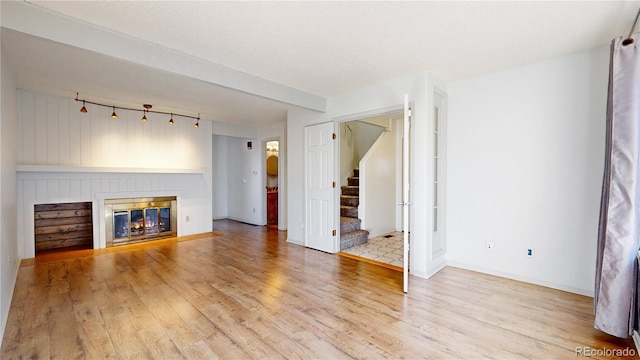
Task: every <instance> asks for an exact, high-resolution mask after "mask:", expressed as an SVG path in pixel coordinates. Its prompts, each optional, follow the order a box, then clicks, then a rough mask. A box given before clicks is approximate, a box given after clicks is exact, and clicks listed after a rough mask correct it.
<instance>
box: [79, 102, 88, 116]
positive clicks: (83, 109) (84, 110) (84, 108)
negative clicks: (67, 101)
mask: <svg viewBox="0 0 640 360" xmlns="http://www.w3.org/2000/svg"><path fill="white" fill-rule="evenodd" d="M80 112H81V113H86V112H87V108H86V107H85V106H84V100H82V109H80Z"/></svg>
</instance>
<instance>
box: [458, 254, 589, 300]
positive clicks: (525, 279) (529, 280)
mask: <svg viewBox="0 0 640 360" xmlns="http://www.w3.org/2000/svg"><path fill="white" fill-rule="evenodd" d="M447 266H451V267H456V268H460V269H465V270H471V271H475V272H480V273H483V274H489V275H494V276H499V277H503V278H507V279H511V280H517V281H522V282H526V283H530V284H535V285H540V286H544V287H548V288H552V289H556V290H562V291H567V292H570V293H574V294H579V295H584V296H589V297H593V290H585V289H579V288H575V287H572V286H566V285H562V284H556V283H551V282H548V281H543V280H538V279H533V278H529V277H526V276H520V275H516V274H511V273H507V272H502V271H496V270H492V269H486V268H482V267H479V266H475V265H469V264H463V263H459V262H456V261H447Z"/></svg>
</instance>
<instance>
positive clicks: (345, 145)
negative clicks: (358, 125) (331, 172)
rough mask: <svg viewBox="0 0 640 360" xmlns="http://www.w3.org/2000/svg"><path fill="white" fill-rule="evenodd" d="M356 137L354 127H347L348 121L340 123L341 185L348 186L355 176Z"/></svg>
mask: <svg viewBox="0 0 640 360" xmlns="http://www.w3.org/2000/svg"><path fill="white" fill-rule="evenodd" d="M354 137H355V134H354V133H353V128H351V129H349V128H347V123H346V122H343V123H340V186H346V185H347V184H348V182H349V177H350V176H353V169H354V168H355V166H354V165H353V153H354V149H353V146H354Z"/></svg>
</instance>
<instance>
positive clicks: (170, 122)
mask: <svg viewBox="0 0 640 360" xmlns="http://www.w3.org/2000/svg"><path fill="white" fill-rule="evenodd" d="M169 124H171V125H173V113H171V119H169Z"/></svg>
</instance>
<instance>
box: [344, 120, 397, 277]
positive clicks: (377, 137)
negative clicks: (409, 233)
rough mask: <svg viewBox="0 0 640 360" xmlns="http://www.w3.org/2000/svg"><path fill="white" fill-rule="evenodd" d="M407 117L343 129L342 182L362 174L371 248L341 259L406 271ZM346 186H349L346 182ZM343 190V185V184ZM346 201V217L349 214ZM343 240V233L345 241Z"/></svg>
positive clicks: (362, 213)
mask: <svg viewBox="0 0 640 360" xmlns="http://www.w3.org/2000/svg"><path fill="white" fill-rule="evenodd" d="M403 130H404V129H403V111H397V112H392V113H387V114H383V115H376V116H373V117H367V118H363V119H359V120H355V121H348V122H344V123H341V126H340V132H341V136H340V157H339V158H340V166H339V168H340V171H341V173H340V178H341V179H343V180H344V179H345V178H346V176H345V174H347V173H349V171H351V170H350V169H351V168H353V169H357V170H358V172H359V173H360V175H359V179H358V180H359V183H360V195H359V204H358V206H357V208H358V211H357V212H355V213H357V214H358V217H359V219H360V220H361V221H362V228H363V229H365V230H366V231H368V232H369V236H368V239H367V241H366V242H363V243H360V244H356V245H355V246H351V247H348V248H344V247H342V248H341V253H340V254H341V255H343V256H348V257H352V258H357V259H358V260H361V261H366V262H370V263H374V264H377V265H380V266H384V267H387V268H391V269H394V270H398V271H402V269H403V263H404V262H403V232H402V225H403V213H402V207H401V206H398V204H399V203H401V202H402V161H403V159H402V151H403V149H402V144H403V139H404V131H403ZM343 182H344V181H343ZM342 185H344V184H342ZM343 203H344V201H342V200H341V216H344V215H346V214H342V213H344V208H345V207H344V206H343ZM343 236H344V234H343V233H341V237H343Z"/></svg>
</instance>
